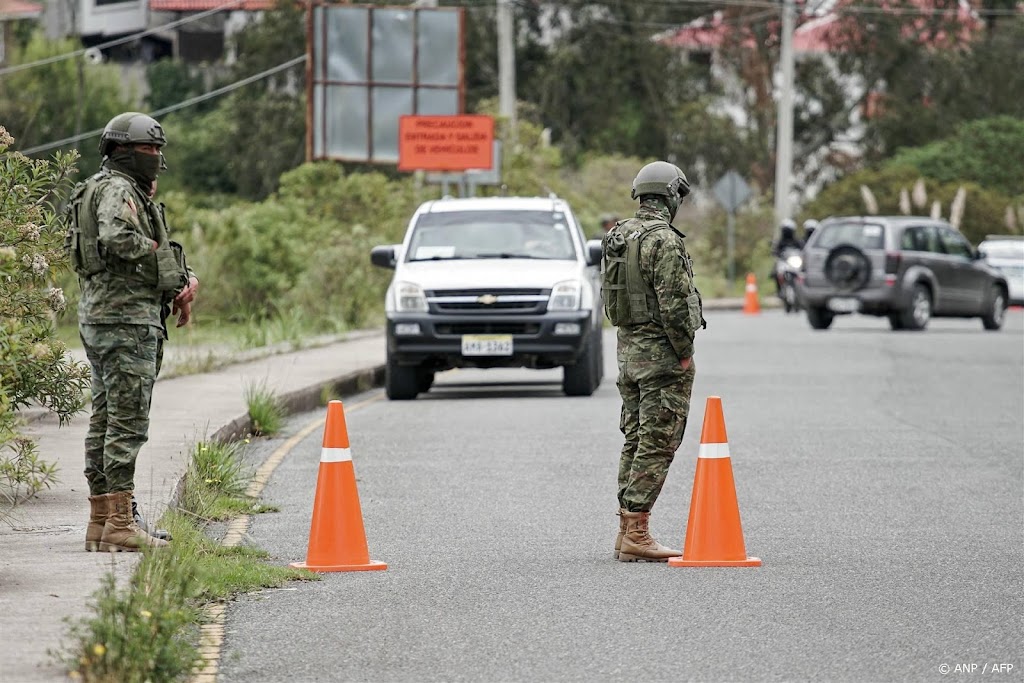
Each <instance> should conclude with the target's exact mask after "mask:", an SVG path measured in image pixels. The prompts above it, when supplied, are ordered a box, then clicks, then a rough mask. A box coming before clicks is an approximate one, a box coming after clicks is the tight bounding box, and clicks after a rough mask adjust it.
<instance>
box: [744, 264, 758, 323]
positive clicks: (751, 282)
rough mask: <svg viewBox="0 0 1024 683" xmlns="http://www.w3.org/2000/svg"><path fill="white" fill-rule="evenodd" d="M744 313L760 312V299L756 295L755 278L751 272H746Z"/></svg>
mask: <svg viewBox="0 0 1024 683" xmlns="http://www.w3.org/2000/svg"><path fill="white" fill-rule="evenodd" d="M743 312H744V313H760V312H761V300H760V299H759V298H758V296H757V278H756V277H754V274H753V273H747V293H746V297H745V298H744V299H743Z"/></svg>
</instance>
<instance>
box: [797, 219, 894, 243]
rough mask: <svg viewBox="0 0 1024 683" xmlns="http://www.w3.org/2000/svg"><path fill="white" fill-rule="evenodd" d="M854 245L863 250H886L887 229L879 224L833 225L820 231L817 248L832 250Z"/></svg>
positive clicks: (823, 227) (826, 226)
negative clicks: (844, 245)
mask: <svg viewBox="0 0 1024 683" xmlns="http://www.w3.org/2000/svg"><path fill="white" fill-rule="evenodd" d="M840 244H852V245H853V246H855V247H860V248H861V249H883V248H885V227H884V226H882V225H879V224H877V223H832V224H831V225H825V226H822V227H821V228H819V229H818V239H817V240H816V241H815V243H814V246H815V247H821V248H822V249H831V248H833V247H836V246H839V245H840Z"/></svg>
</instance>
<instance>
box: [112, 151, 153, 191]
mask: <svg viewBox="0 0 1024 683" xmlns="http://www.w3.org/2000/svg"><path fill="white" fill-rule="evenodd" d="M163 158H164V157H163V154H146V153H145V152H140V151H138V150H135V149H121V150H118V151H116V152H114V153H113V154H111V155H110V161H111V162H112V164H113V165H114V166H115V167H116V168H117V170H119V171H122V172H124V173H126V174H127V175H129V176H131V177H132V178H133V179H134V180H135V181H136V182H137V183H139V185H142V186H143V187H145V188H147V189H148V188H149V187H150V186H151V185H152V184H153V181H154V180H156V177H157V176H158V175H160V171H161V170H162V167H163Z"/></svg>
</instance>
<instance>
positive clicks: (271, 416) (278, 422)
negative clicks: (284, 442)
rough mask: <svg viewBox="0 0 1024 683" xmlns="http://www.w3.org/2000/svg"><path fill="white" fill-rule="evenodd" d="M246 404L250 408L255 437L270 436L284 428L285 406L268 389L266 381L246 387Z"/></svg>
mask: <svg viewBox="0 0 1024 683" xmlns="http://www.w3.org/2000/svg"><path fill="white" fill-rule="evenodd" d="M245 403H246V405H247V406H248V407H249V418H250V419H251V420H252V425H253V434H254V435H256V436H270V435H272V434H276V433H277V432H279V431H281V427H282V426H284V416H285V410H284V406H282V405H281V400H280V399H279V398H278V397H277V396H276V395H275V394H274V392H273V391H271V390H270V389H269V388H268V387H267V383H266V381H263V382H260V383H258V384H250V385H247V386H246V387H245Z"/></svg>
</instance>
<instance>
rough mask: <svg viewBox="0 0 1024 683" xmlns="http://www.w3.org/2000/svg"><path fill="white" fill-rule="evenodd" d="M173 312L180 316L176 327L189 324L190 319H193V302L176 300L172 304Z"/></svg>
mask: <svg viewBox="0 0 1024 683" xmlns="http://www.w3.org/2000/svg"><path fill="white" fill-rule="evenodd" d="M171 313H172V314H176V315H177V316H178V322H176V323H175V324H174V326H175V327H183V326H185V325H188V321H189V320H191V319H192V304H190V303H189V304H179V303H178V301H177V300H175V301H174V303H173V304H172V305H171Z"/></svg>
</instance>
